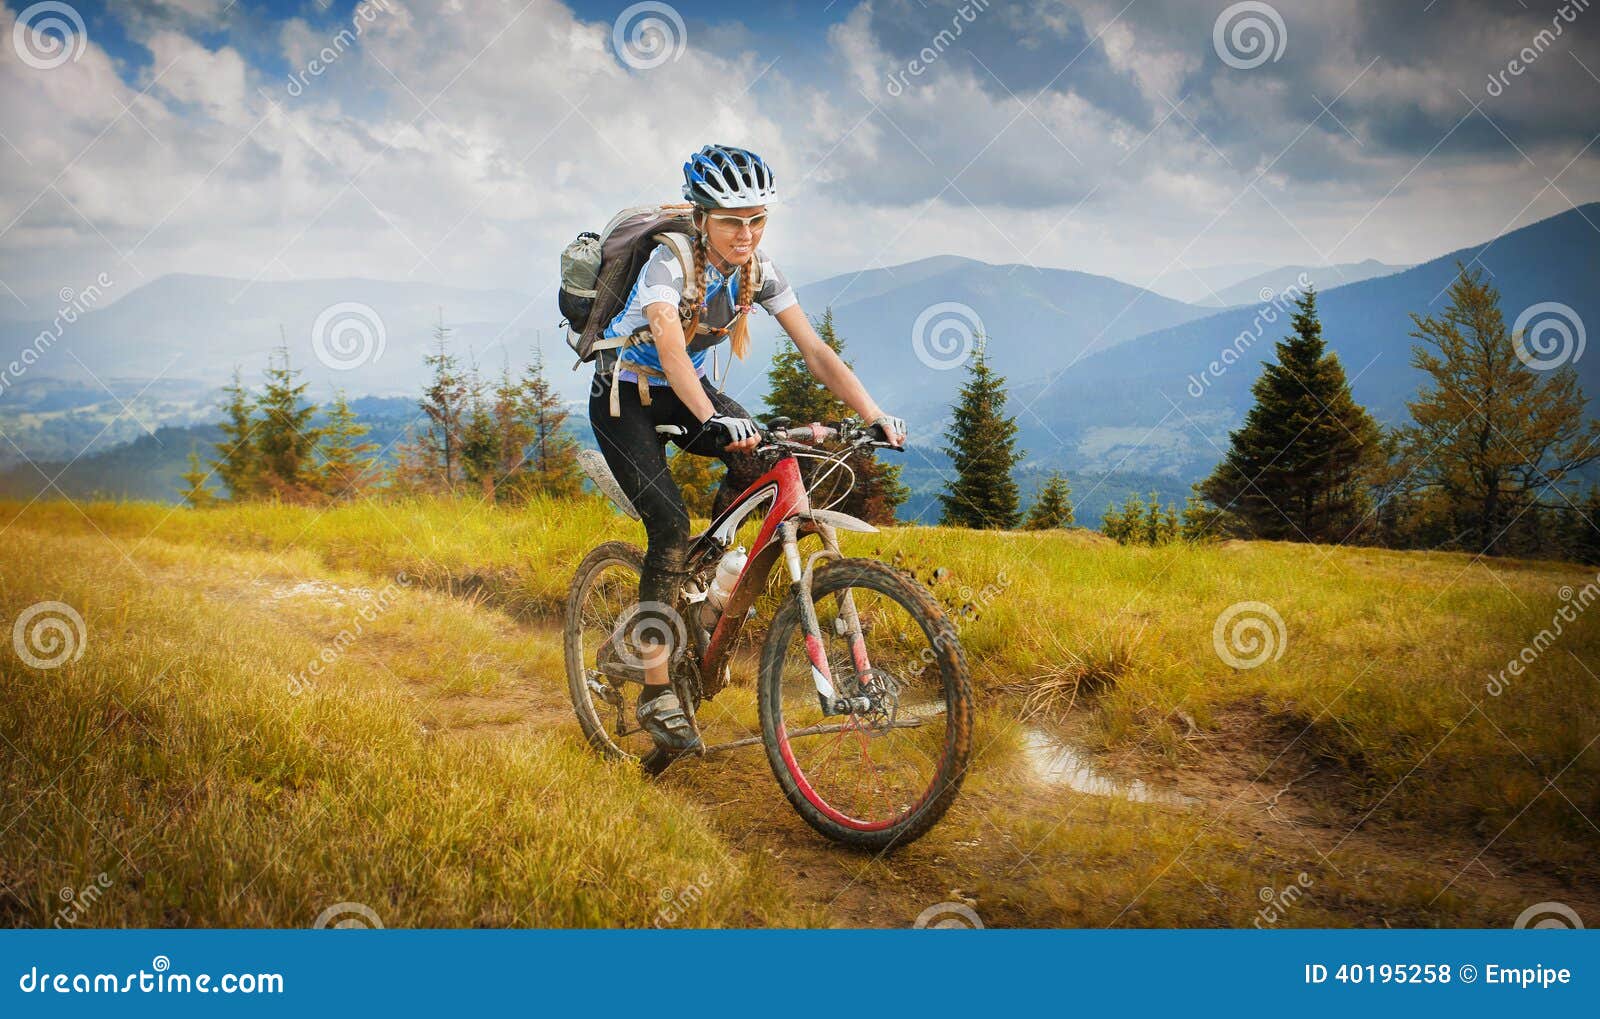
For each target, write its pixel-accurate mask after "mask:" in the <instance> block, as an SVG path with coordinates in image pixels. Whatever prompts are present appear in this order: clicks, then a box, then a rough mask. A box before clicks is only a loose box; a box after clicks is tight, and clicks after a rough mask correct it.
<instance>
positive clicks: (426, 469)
mask: <svg viewBox="0 0 1600 1019" xmlns="http://www.w3.org/2000/svg"><path fill="white" fill-rule="evenodd" d="M433 339H434V342H435V344H437V348H438V349H437V351H436V352H435V353H432V354H429V355H428V356H427V357H426V358H425V363H426V364H427V366H428V368H429V369H430V370H431V371H432V372H433V378H432V380H431V381H430V382H429V383H428V387H427V389H425V390H424V391H423V394H422V400H421V401H420V402H419V404H418V406H419V407H420V408H421V409H422V412H423V414H425V415H427V418H428V425H427V427H426V428H425V429H423V430H422V431H420V432H418V433H416V437H415V439H414V440H413V441H414V442H415V447H414V448H413V449H408V450H407V451H406V453H407V463H408V465H410V466H409V469H411V470H414V471H415V472H416V473H417V474H418V475H419V478H418V481H419V483H420V484H419V487H422V488H425V489H427V490H432V491H439V492H451V491H454V490H455V488H456V485H457V482H458V479H459V477H460V475H461V441H462V431H463V428H464V421H463V418H464V416H465V414H466V409H467V407H466V404H467V380H466V379H465V378H464V377H463V376H462V373H461V367H460V365H459V364H458V363H457V361H456V356H455V355H454V354H452V353H450V350H449V343H450V329H449V327H448V326H446V325H445V324H444V312H443V310H442V309H441V310H440V312H439V324H438V325H436V326H434V329H433Z"/></svg>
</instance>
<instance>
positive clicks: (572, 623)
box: [562, 541, 655, 761]
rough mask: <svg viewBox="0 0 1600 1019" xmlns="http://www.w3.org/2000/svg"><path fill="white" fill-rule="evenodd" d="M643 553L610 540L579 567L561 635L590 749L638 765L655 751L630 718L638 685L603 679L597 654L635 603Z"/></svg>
mask: <svg viewBox="0 0 1600 1019" xmlns="http://www.w3.org/2000/svg"><path fill="white" fill-rule="evenodd" d="M643 570H644V553H643V552H641V551H639V549H638V548H637V547H636V546H633V545H629V544H628V543H626V542H621V541H608V542H606V543H605V544H604V545H601V546H600V547H598V548H596V549H595V550H594V551H592V552H590V553H589V554H588V555H587V556H585V557H584V559H583V562H581V563H579V564H578V569H577V573H576V575H575V576H574V577H573V579H572V587H571V588H570V589H569V590H568V592H567V611H566V620H565V624H564V626H563V632H562V638H563V639H562V644H563V650H564V652H565V656H566V666H567V688H568V691H569V692H570V693H571V695H572V707H573V710H574V711H576V713H577V715H578V725H579V727H580V728H582V729H583V734H584V736H585V737H586V738H587V739H588V741H589V745H590V746H592V747H594V749H596V750H598V751H599V752H600V753H602V754H604V755H606V756H607V757H611V758H614V759H616V760H624V761H636V760H639V759H640V758H642V757H644V756H645V755H647V754H649V753H650V752H651V751H652V750H653V749H654V747H655V743H654V742H653V741H652V740H651V739H650V735H649V734H648V733H646V732H645V731H644V730H643V729H641V728H640V727H639V725H638V722H637V721H636V720H635V718H634V706H635V704H637V703H638V697H639V691H640V690H641V689H642V687H640V686H639V684H638V683H634V682H627V681H623V680H619V679H616V678H614V677H611V676H607V675H606V674H604V673H602V672H601V671H600V669H599V668H598V662H597V655H598V652H599V650H600V648H601V647H602V646H603V645H604V644H605V643H606V641H607V639H608V638H609V637H610V636H611V634H612V633H613V632H615V630H616V628H617V624H618V623H619V622H621V621H622V620H623V618H624V617H625V616H626V615H627V614H629V613H630V612H631V611H632V610H633V608H634V605H635V604H636V603H637V601H638V599H639V575H640V573H642V572H643Z"/></svg>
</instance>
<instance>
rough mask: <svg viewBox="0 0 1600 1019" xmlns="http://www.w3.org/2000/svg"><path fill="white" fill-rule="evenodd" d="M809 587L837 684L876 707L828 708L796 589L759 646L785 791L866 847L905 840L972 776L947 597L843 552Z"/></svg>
mask: <svg viewBox="0 0 1600 1019" xmlns="http://www.w3.org/2000/svg"><path fill="white" fill-rule="evenodd" d="M812 584H813V587H812V599H813V602H814V603H815V606H816V610H817V622H818V630H819V633H818V634H817V635H816V637H817V640H819V641H820V642H821V650H822V652H823V654H825V656H826V659H827V662H828V666H829V673H830V677H831V681H832V685H833V687H834V689H835V691H836V692H837V694H838V695H839V696H840V697H846V698H855V699H857V701H858V703H863V702H870V705H871V706H870V707H869V708H865V709H860V708H858V709H857V710H853V711H852V712H850V713H848V714H833V713H831V711H827V710H825V709H824V705H823V704H822V702H821V699H820V698H819V696H818V693H817V686H816V682H815V680H814V678H813V673H812V662H811V657H810V655H809V653H808V634H807V633H806V628H805V624H804V620H803V612H802V609H801V604H800V600H799V596H798V595H796V596H794V597H791V598H790V599H789V600H788V601H786V602H785V603H784V605H783V607H782V608H780V609H779V611H778V614H777V616H776V618H775V619H774V620H773V622H772V628H771V630H770V631H769V632H768V634H767V640H766V644H765V645H764V647H763V649H762V660H761V687H760V698H759V700H760V711H761V734H762V742H763V743H765V745H766V749H767V759H768V761H769V763H770V764H771V765H772V771H773V774H774V775H775V776H777V779H778V784H779V786H781V787H782V789H783V793H784V796H785V797H787V798H788V800H789V803H790V804H791V805H792V806H793V807H794V808H795V810H796V811H798V812H799V814H800V816H801V817H802V818H804V819H805V821H806V823H807V824H809V825H811V827H813V828H815V829H816V830H817V831H818V832H821V833H822V834H823V835H825V836H827V837H828V838H830V839H832V840H834V841H836V842H840V843H844V844H846V845H850V846H855V847H858V848H862V849H871V850H884V849H889V848H892V847H894V846H897V845H904V844H905V843H907V842H911V841H913V840H915V839H917V838H920V837H921V836H922V835H924V834H926V833H927V831H928V830H929V829H930V828H932V827H933V826H934V824H936V823H937V822H938V820H939V819H940V818H941V817H943V816H944V813H945V811H946V810H948V809H949V808H950V804H951V803H952V802H953V801H954V800H955V797H956V793H957V792H958V791H959V790H960V787H961V781H962V779H963V778H964V777H965V775H966V770H967V760H968V756H969V755H970V753H971V749H972V715H973V706H972V682H971V679H970V677H969V676H968V673H967V663H966V658H965V657H964V656H963V654H962V652H961V645H960V643H959V642H958V641H957V640H956V633H955V627H954V626H952V625H951V623H950V621H949V619H948V618H947V617H946V616H945V614H944V610H943V609H941V608H940V606H939V603H938V602H937V601H936V600H934V598H933V596H932V595H931V594H929V593H928V591H927V590H926V589H925V588H923V587H922V585H920V584H918V583H917V582H916V581H915V580H914V579H912V578H911V577H908V576H907V575H906V574H904V573H902V572H900V571H899V570H896V569H893V568H891V567H889V566H885V565H884V564H882V563H878V562H874V561H871V560H865V559H844V560H838V561H835V562H833V563H830V564H828V565H826V566H824V567H821V568H819V569H818V571H817V572H816V574H815V575H814V577H813V581H812ZM852 617H853V619H852ZM857 634H859V635H860V637H859V640H858V639H857V636H856V635H857Z"/></svg>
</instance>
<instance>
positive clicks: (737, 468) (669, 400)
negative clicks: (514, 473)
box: [589, 145, 906, 753]
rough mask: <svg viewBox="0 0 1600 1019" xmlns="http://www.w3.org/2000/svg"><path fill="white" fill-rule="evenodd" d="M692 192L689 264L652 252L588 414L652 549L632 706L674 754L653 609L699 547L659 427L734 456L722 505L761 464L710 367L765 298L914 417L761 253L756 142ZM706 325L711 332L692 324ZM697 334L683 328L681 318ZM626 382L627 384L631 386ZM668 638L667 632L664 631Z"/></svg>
mask: <svg viewBox="0 0 1600 1019" xmlns="http://www.w3.org/2000/svg"><path fill="white" fill-rule="evenodd" d="M683 176H684V184H683V197H684V198H685V199H686V200H687V201H689V202H690V203H691V204H692V205H693V206H694V208H693V212H692V219H693V223H694V236H693V239H692V244H691V247H692V250H693V253H694V265H693V275H692V278H691V279H688V280H685V279H684V270H683V266H682V263H680V262H679V260H678V257H677V255H676V254H675V253H674V252H673V250H672V248H670V247H669V246H668V245H667V244H664V243H663V244H660V245H658V246H657V247H656V249H655V250H654V251H653V252H652V253H651V255H650V257H649V259H648V260H647V261H646V263H645V266H644V268H643V270H641V272H640V273H639V277H638V279H637V280H636V281H635V283H634V285H633V290H632V292H631V293H630V294H629V296H628V300H627V303H626V305H625V306H624V307H623V309H622V311H620V312H619V313H618V314H617V316H616V317H615V318H614V319H612V321H611V322H610V323H609V324H608V325H607V327H606V330H605V335H606V336H610V337H615V336H633V335H635V334H638V339H639V340H640V341H642V342H635V343H633V344H631V345H628V346H624V347H622V348H620V350H617V351H607V352H603V353H602V355H601V356H600V357H599V358H598V359H597V366H596V371H595V383H594V386H593V387H592V389H591V391H590V397H589V420H590V422H591V423H592V425H593V426H594V434H595V439H596V440H597V442H598V443H599V446H600V452H601V455H603V456H604V457H605V460H606V464H607V465H608V466H609V467H610V468H611V472H612V474H613V475H615V477H616V480H617V484H618V485H619V486H620V487H621V489H622V491H623V493H624V494H625V495H627V497H628V499H629V500H630V501H631V502H632V503H633V505H634V508H635V509H637V510H638V511H639V516H640V518H641V519H642V520H643V521H644V526H645V533H646V535H647V536H648V539H649V541H648V546H647V548H646V551H645V555H644V571H643V573H642V575H641V576H640V578H639V606H638V612H637V615H636V616H635V619H634V621H633V623H632V625H630V626H629V627H627V630H628V631H629V632H633V633H637V634H639V635H640V636H639V648H638V651H639V659H640V661H641V662H642V663H643V665H644V668H643V673H644V690H643V692H642V693H640V695H639V703H638V707H637V709H636V715H637V717H638V720H639V724H640V725H641V726H642V727H643V728H644V729H645V731H647V732H649V733H650V735H651V738H652V739H654V740H655V742H656V744H657V746H658V747H660V748H662V749H663V750H664V751H666V752H669V753H679V752H683V751H686V750H693V749H695V736H694V733H693V729H692V728H691V726H690V725H689V720H688V717H687V716H686V715H685V713H684V710H683V705H682V704H680V703H679V702H678V697H677V695H676V694H674V693H673V691H672V687H671V685H670V684H669V681H668V663H669V662H670V661H671V658H672V654H673V652H674V650H675V649H674V648H673V647H672V646H671V644H670V641H671V639H672V636H673V635H674V634H675V633H676V632H677V630H676V629H675V627H674V626H673V625H671V623H670V621H667V620H664V619H657V620H656V621H655V622H654V624H652V622H651V621H650V619H649V617H650V616H652V615H655V616H662V615H664V614H665V613H667V612H669V611H671V610H670V609H669V608H668V606H670V605H671V604H672V603H673V600H674V598H675V596H676V594H677V591H678V589H679V587H680V586H681V585H682V583H683V581H684V580H685V578H686V576H687V573H686V571H685V569H684V565H685V557H686V555H687V552H688V544H689V513H688V511H687V509H686V508H685V507H684V502H683V496H682V494H681V493H680V492H679V491H678V488H677V485H675V484H674V483H673V481H672V477H671V475H670V474H669V473H668V471H667V458H666V439H665V438H664V437H663V436H662V435H661V434H659V433H657V432H656V430H655V429H656V426H657V425H677V426H678V427H680V428H682V429H684V433H683V434H680V435H678V436H677V437H675V438H674V439H673V440H672V441H674V442H676V443H677V445H678V447H679V448H680V449H682V450H683V451H684V452H687V453H691V454H694V455H697V456H714V457H717V458H718V459H720V460H721V461H722V462H723V463H724V464H725V465H727V473H726V474H725V475H724V477H723V480H722V486H721V488H720V489H719V490H718V491H717V496H716V502H715V504H714V508H713V510H712V513H713V515H715V514H717V513H720V512H722V510H723V509H725V508H726V507H727V506H728V505H729V504H730V503H732V501H733V500H734V498H735V497H737V496H738V495H739V494H740V493H741V492H743V491H744V490H745V488H747V487H748V486H749V485H750V484H751V483H752V482H753V481H755V479H756V478H757V477H759V475H760V474H761V466H760V462H759V461H758V460H757V459H756V457H755V456H754V455H753V452H752V451H753V450H754V449H755V448H756V445H757V444H758V442H759V437H758V435H757V432H756V425H755V422H754V421H753V420H752V419H751V417H750V414H749V412H748V411H746V410H745V409H744V408H743V407H741V406H740V405H739V403H738V402H737V401H735V400H734V399H733V398H732V397H729V396H727V395H726V394H724V393H722V392H719V391H717V390H716V389H714V388H713V387H712V385H711V383H710V381H709V380H708V379H707V378H706V370H705V361H706V354H707V351H708V350H710V348H711V347H713V346H715V345H716V344H717V343H720V342H721V341H722V340H723V339H729V340H731V345H732V348H733V352H734V353H735V354H736V355H738V357H739V358H740V359H741V360H742V359H743V358H744V357H745V355H746V354H747V353H748V351H749V345H750V336H749V323H748V321H747V320H748V316H749V312H750V310H751V308H752V306H753V305H755V304H760V305H761V307H762V308H764V309H766V311H767V312H768V314H771V315H772V316H774V317H775V318H776V319H777V320H778V324H779V325H780V326H782V327H783V331H784V332H786V333H788V334H789V338H790V339H791V340H793V341H794V344H795V347H796V348H797V349H798V350H799V351H800V353H801V355H802V356H803V357H804V358H805V362H806V367H807V368H808V369H809V370H810V371H811V373H812V374H813V375H815V376H816V377H817V378H818V379H820V380H821V381H822V383H823V384H824V385H826V386H827V387H828V389H830V390H831V391H832V392H833V393H834V394H835V395H837V396H838V397H839V399H841V400H842V401H844V403H845V404H846V405H847V406H849V407H850V408H851V409H852V410H854V411H855V412H856V413H857V414H859V415H860V416H861V419H862V420H863V421H867V422H870V423H871V424H872V426H873V427H874V429H875V430H876V431H877V432H878V435H879V437H880V438H881V439H882V440H883V441H886V442H889V443H891V444H893V445H895V446H902V445H903V444H904V441H905V433H906V425H905V422H904V421H903V420H901V419H900V418H897V417H891V416H889V415H887V414H885V413H883V411H882V410H881V409H880V408H879V407H878V405H877V403H876V402H875V401H874V400H873V399H872V397H871V396H869V395H868V394H867V391H866V389H865V388H864V387H863V386H862V385H861V382H860V381H859V380H858V379H857V378H856V376H855V373H854V372H852V371H851V370H850V368H849V367H848V366H847V365H846V364H845V363H844V361H842V360H841V359H840V358H839V355H838V354H835V353H834V352H833V350H832V349H831V348H829V346H828V345H827V344H826V343H824V342H822V339H821V338H820V337H819V336H817V333H816V330H814V329H813V328H812V327H811V322H810V320H809V319H808V318H807V317H806V314H805V312H803V311H802V310H801V308H800V304H799V302H798V300H797V299H796V298H795V294H794V290H793V289H792V288H791V287H790V286H789V284H788V282H787V281H786V280H785V279H784V276H783V274H782V273H781V272H779V271H778V269H777V267H776V266H774V265H773V264H772V260H771V259H769V258H768V257H767V256H766V255H765V254H763V253H762V252H761V238H762V235H763V234H764V233H765V231H766V226H767V207H768V206H769V205H771V204H772V203H773V201H774V200H775V199H776V197H777V192H776V191H775V189H774V187H773V176H772V170H771V169H770V168H769V167H768V166H767V164H766V162H765V161H764V160H763V159H762V158H761V157H760V156H758V155H756V154H755V153H753V152H749V151H746V150H745V149H740V148H734V147H733V146H729V145H707V146H706V147H705V148H703V149H701V150H700V151H699V152H697V153H695V154H694V155H693V156H691V157H690V159H689V161H688V162H687V163H685V164H684V165H683ZM696 325H699V326H704V327H709V329H710V331H709V332H702V331H700V330H699V329H696V328H695V326H696ZM686 326H688V327H689V329H690V330H691V331H693V332H694V335H693V336H692V337H689V336H686V335H685V327H686ZM624 382H626V383H630V384H628V385H622V383H624ZM663 636H664V637H665V640H663V639H662V637H663Z"/></svg>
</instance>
